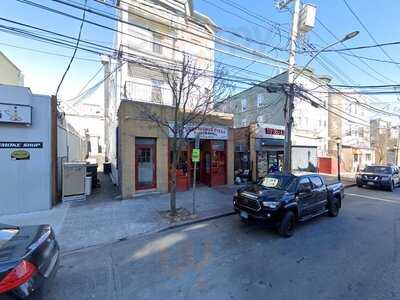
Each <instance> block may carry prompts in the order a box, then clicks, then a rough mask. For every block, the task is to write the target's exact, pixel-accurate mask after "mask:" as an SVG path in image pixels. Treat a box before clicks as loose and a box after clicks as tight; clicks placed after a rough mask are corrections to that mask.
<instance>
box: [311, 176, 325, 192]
mask: <svg viewBox="0 0 400 300" xmlns="http://www.w3.org/2000/svg"><path fill="white" fill-rule="evenodd" d="M310 180H311V183H312V185H313V188H316V189H318V188H320V187H322V186H323V185H324V184H323V183H322V180H321V178H319V177H317V176H314V177H310Z"/></svg>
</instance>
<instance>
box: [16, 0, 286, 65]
mask: <svg viewBox="0 0 400 300" xmlns="http://www.w3.org/2000/svg"><path fill="white" fill-rule="evenodd" d="M17 1H19V2H23V3H28V2H30V5H34V6H40V5H37V4H36V3H33V2H31V1H29V0H17ZM51 1H53V2H57V3H61V4H64V5H67V6H70V7H73V8H76V9H80V10H86V11H88V12H89V13H92V14H96V15H98V16H101V17H104V18H107V19H110V20H113V21H117V22H121V23H124V24H127V25H131V26H134V27H137V28H140V29H143V30H147V31H150V32H152V33H156V34H159V35H161V36H167V37H168V38H170V39H178V40H182V41H184V42H187V43H190V44H193V45H196V46H198V47H203V48H207V49H208V50H212V51H217V52H221V53H224V54H226V55H230V56H234V57H239V58H240V56H238V55H235V54H233V53H230V52H226V51H223V50H220V49H214V48H210V47H207V46H204V45H202V44H198V43H195V42H193V41H189V40H186V39H183V38H177V37H175V36H171V35H169V34H167V33H165V32H160V31H156V30H153V29H150V28H148V27H145V26H142V25H138V24H134V23H132V22H129V21H126V20H123V19H121V18H118V17H114V16H112V15H109V14H106V13H104V12H98V11H96V10H94V9H91V8H85V7H82V6H81V5H76V4H72V3H68V2H66V1H63V0H51ZM42 7H43V5H42ZM45 7H46V6H45ZM47 8H48V7H47ZM117 8H119V7H117ZM119 9H121V8H119ZM52 10H53V11H55V10H54V9H52ZM75 18H76V17H75ZM142 18H144V19H146V18H145V17H142ZM152 21H153V20H152ZM91 24H93V25H96V23H94V22H91ZM97 25H99V24H98V23H97ZM102 27H104V28H109V27H106V26H102ZM171 27H173V26H171ZM174 28H175V29H178V30H181V28H177V27H174ZM112 30H113V31H117V30H115V29H114V28H113V29H112ZM120 33H122V34H127V33H126V32H122V31H120ZM191 33H192V32H191ZM192 34H193V33H192ZM128 35H129V34H128ZM135 38H136V39H139V40H143V39H142V38H141V37H137V36H135ZM201 38H203V39H206V40H207V39H208V40H209V39H210V38H207V37H206V36H204V35H203V36H201ZM145 41H146V40H145ZM147 42H153V41H147ZM230 43H232V42H230ZM229 47H231V48H234V49H236V50H240V51H242V52H246V53H248V54H251V55H254V56H257V57H260V58H264V59H266V60H271V61H273V62H275V63H280V64H285V65H286V64H287V62H286V61H282V60H279V59H276V58H273V57H270V56H268V55H266V54H264V53H261V52H258V51H257V50H254V49H249V48H246V47H243V46H238V45H235V46H233V45H230V46H229ZM243 59H249V60H250V58H243ZM263 63H266V62H263Z"/></svg>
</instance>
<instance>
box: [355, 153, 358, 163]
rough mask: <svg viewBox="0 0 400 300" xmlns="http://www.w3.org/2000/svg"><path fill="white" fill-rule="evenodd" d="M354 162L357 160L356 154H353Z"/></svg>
mask: <svg viewBox="0 0 400 300" xmlns="http://www.w3.org/2000/svg"><path fill="white" fill-rule="evenodd" d="M354 162H358V154H354Z"/></svg>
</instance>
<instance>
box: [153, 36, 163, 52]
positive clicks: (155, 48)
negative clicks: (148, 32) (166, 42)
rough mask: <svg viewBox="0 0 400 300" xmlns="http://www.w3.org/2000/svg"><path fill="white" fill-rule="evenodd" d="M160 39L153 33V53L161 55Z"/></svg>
mask: <svg viewBox="0 0 400 300" xmlns="http://www.w3.org/2000/svg"><path fill="white" fill-rule="evenodd" d="M163 48H164V47H163V46H162V37H161V35H160V34H158V33H153V53H155V54H158V55H163Z"/></svg>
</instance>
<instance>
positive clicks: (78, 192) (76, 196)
mask: <svg viewBox="0 0 400 300" xmlns="http://www.w3.org/2000/svg"><path fill="white" fill-rule="evenodd" d="M85 176H86V163H85V162H66V163H64V165H63V176H62V178H63V180H62V200H63V202H68V201H77V200H85V199H86V196H85Z"/></svg>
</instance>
